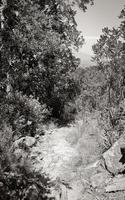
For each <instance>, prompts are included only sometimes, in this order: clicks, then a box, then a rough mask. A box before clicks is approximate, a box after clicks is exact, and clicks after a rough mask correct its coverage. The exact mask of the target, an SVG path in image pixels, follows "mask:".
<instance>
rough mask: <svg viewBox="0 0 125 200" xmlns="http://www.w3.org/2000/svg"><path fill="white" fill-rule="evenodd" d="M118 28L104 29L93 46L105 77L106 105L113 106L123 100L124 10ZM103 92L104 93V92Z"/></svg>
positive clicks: (124, 96) (124, 61)
mask: <svg viewBox="0 0 125 200" xmlns="http://www.w3.org/2000/svg"><path fill="white" fill-rule="evenodd" d="M120 18H121V20H122V21H121V24H120V26H119V27H118V28H113V29H109V28H104V29H103V30H102V32H103V34H102V35H101V36H100V39H99V40H98V42H97V44H95V45H94V46H93V50H94V53H95V56H94V60H95V61H96V62H97V64H98V65H99V66H100V69H101V70H102V71H103V73H104V74H105V77H106V80H107V81H106V83H105V87H104V88H105V90H106V91H107V94H108V95H107V96H108V99H107V105H108V106H113V105H115V104H118V103H119V102H120V101H121V100H122V99H124V98H125V91H124V87H125V8H124V9H123V10H122V12H121V15H120ZM105 90H104V92H105Z"/></svg>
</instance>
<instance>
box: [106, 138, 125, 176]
mask: <svg viewBox="0 0 125 200" xmlns="http://www.w3.org/2000/svg"><path fill="white" fill-rule="evenodd" d="M122 148H125V136H122V137H121V138H120V139H119V140H118V141H116V142H115V143H114V144H113V146H112V147H111V148H110V149H109V150H108V151H106V152H105V153H104V154H103V158H104V159H105V164H106V166H107V170H109V171H110V172H111V173H112V174H114V175H116V174H118V173H120V172H123V171H124V170H125V164H122V163H121V162H119V161H120V159H121V157H122V156H123V155H122V153H121V149H122Z"/></svg>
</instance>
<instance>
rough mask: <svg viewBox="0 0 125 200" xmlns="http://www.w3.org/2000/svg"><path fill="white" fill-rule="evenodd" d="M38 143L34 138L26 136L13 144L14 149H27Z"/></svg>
mask: <svg viewBox="0 0 125 200" xmlns="http://www.w3.org/2000/svg"><path fill="white" fill-rule="evenodd" d="M35 142H36V139H35V138H34V137H30V136H26V137H22V138H20V139H19V140H17V141H15V142H14V144H13V147H14V148H21V147H22V148H23V147H24V146H25V147H27V148H28V147H32V146H33V145H34V144H35Z"/></svg>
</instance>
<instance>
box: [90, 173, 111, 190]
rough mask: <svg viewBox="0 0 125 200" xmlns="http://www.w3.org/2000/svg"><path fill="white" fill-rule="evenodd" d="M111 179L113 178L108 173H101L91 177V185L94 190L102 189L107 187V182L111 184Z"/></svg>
mask: <svg viewBox="0 0 125 200" xmlns="http://www.w3.org/2000/svg"><path fill="white" fill-rule="evenodd" d="M110 179H111V176H110V174H109V173H108V172H106V171H105V172H101V173H97V174H95V175H94V176H92V177H91V179H90V180H91V185H92V187H93V188H97V187H98V188H102V187H104V186H105V185H106V183H107V182H109V181H110Z"/></svg>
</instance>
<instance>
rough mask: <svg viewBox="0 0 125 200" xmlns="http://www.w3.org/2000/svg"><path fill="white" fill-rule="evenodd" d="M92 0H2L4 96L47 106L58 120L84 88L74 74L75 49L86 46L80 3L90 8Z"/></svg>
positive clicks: (0, 89)
mask: <svg viewBox="0 0 125 200" xmlns="http://www.w3.org/2000/svg"><path fill="white" fill-rule="evenodd" d="M88 3H91V4H92V3H93V0H78V1H73V0H69V1H66V0H63V1H61V0H51V1H50V0H13V1H11V0H3V1H1V36H2V40H1V55H2V59H1V60H2V65H1V68H0V94H1V97H2V98H3V99H4V100H6V101H8V99H9V101H10V99H11V100H12V99H13V98H14V95H15V94H16V93H17V92H21V93H22V95H27V96H31V95H32V96H33V98H35V99H37V100H38V101H39V102H40V103H41V104H46V105H47V108H48V109H49V111H50V112H51V114H52V116H53V117H56V118H59V117H60V116H61V114H62V113H63V111H64V107H65V104H66V103H67V102H69V101H71V100H73V99H74V97H75V96H76V94H78V92H79V88H78V84H77V83H76V81H75V80H74V76H73V73H74V71H75V69H76V68H77V66H78V65H79V59H77V58H76V57H75V56H74V55H73V52H72V50H73V49H76V50H77V49H78V48H79V47H80V46H81V45H82V44H83V37H82V35H81V33H80V32H79V31H78V30H77V24H76V21H75V14H76V11H75V9H74V8H75V6H76V5H77V6H79V7H80V8H81V9H83V11H86V9H87V7H86V6H87V4H88Z"/></svg>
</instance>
